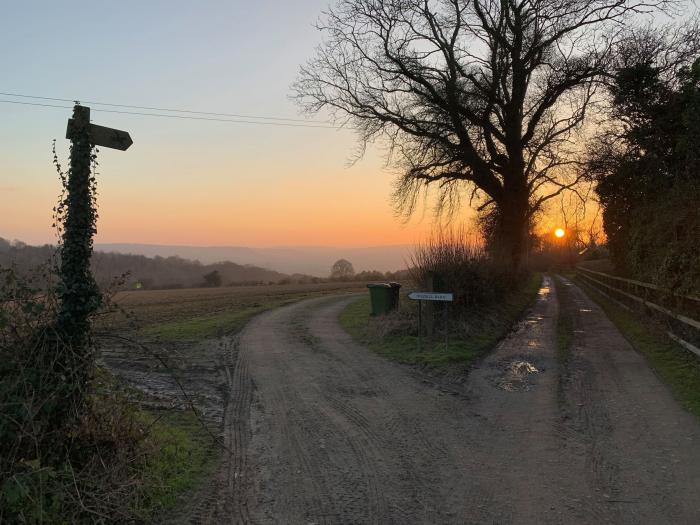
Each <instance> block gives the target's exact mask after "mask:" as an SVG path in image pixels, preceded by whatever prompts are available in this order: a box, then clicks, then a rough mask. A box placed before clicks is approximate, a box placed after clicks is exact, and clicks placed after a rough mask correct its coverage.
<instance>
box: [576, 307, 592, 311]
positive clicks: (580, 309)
mask: <svg viewBox="0 0 700 525" xmlns="http://www.w3.org/2000/svg"><path fill="white" fill-rule="evenodd" d="M578 311H579V312H592V311H593V310H591V309H590V308H579V309H578Z"/></svg>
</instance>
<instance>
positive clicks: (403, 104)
mask: <svg viewBox="0 0 700 525" xmlns="http://www.w3.org/2000/svg"><path fill="white" fill-rule="evenodd" d="M670 5H672V2H669V1H666V0H636V1H635V0H632V1H625V0H565V1H562V0H470V1H465V0H435V1H428V0H420V1H419V0H341V1H339V2H338V4H337V5H336V7H335V8H333V9H330V10H329V11H328V12H326V13H325V14H324V16H323V18H322V20H321V22H320V23H319V29H320V30H321V31H323V33H324V35H325V40H324V42H323V44H322V45H321V46H320V47H319V48H318V50H317V53H316V56H315V58H313V59H312V60H311V61H310V62H309V63H308V64H307V65H306V66H304V67H302V68H301V73H300V77H299V79H298V81H297V82H296V84H295V90H296V94H297V97H298V100H299V102H300V103H301V104H302V106H303V107H305V108H306V109H307V110H309V111H311V112H316V111H320V110H328V111H329V112H330V113H331V114H332V115H333V116H334V117H335V118H336V119H337V120H338V121H340V122H344V123H348V124H350V125H352V126H354V127H356V128H357V130H358V133H359V135H360V140H361V146H362V147H363V148H364V146H366V144H367V143H369V142H372V141H374V140H377V139H379V140H381V141H384V142H385V143H386V144H387V145H388V147H389V157H390V161H392V162H393V163H394V164H395V165H396V166H397V167H398V168H400V170H401V171H402V175H401V177H400V178H399V180H398V182H397V186H396V192H395V199H396V203H397V206H398V208H399V209H400V210H401V211H403V212H404V213H406V214H410V213H412V211H413V210H414V208H415V206H416V204H417V202H418V201H419V199H420V197H421V195H425V194H426V193H427V189H428V188H429V187H436V188H437V189H438V206H437V211H438V212H441V211H449V210H454V209H455V208H456V207H457V206H458V205H459V204H460V200H461V199H462V198H463V197H464V196H467V197H468V199H469V203H470V204H471V203H472V202H473V201H474V202H476V203H478V204H479V209H480V210H484V211H488V210H491V212H492V213H494V214H495V217H496V219H495V224H496V227H495V228H494V230H493V234H494V237H495V238H496V239H498V241H499V242H498V244H497V245H498V246H499V247H500V249H502V250H503V252H502V253H501V255H502V256H505V257H506V259H508V260H510V261H511V264H512V266H513V267H515V268H517V267H518V265H519V263H520V260H521V255H522V253H523V251H524V249H525V246H526V239H527V232H528V225H529V223H530V221H531V220H532V217H533V214H535V212H536V211H537V210H539V209H540V208H541V206H542V205H543V203H545V202H546V201H547V200H549V199H551V198H553V197H555V196H556V195H558V194H560V193H561V192H563V191H565V190H567V189H569V188H572V187H574V185H575V184H576V183H577V181H578V180H579V177H580V176H581V175H580V172H579V171H578V170H577V168H578V167H579V166H580V161H581V159H580V151H579V149H578V148H577V147H576V146H575V145H574V144H573V143H572V139H573V135H574V134H575V133H576V132H577V131H579V130H580V128H581V125H582V124H583V122H584V120H585V118H586V116H587V110H588V109H589V105H590V104H591V102H592V101H593V100H594V96H595V94H596V90H597V88H598V87H599V86H600V81H601V79H602V78H603V76H604V75H605V74H606V72H608V71H609V69H610V64H611V59H612V56H613V54H614V52H615V49H616V46H617V44H618V42H619V40H620V38H621V33H620V27H623V26H624V25H625V24H627V23H628V21H629V20H630V17H632V16H634V15H637V14H639V13H644V12H651V11H654V10H657V9H663V8H666V7H668V6H670ZM475 199H476V200H475Z"/></svg>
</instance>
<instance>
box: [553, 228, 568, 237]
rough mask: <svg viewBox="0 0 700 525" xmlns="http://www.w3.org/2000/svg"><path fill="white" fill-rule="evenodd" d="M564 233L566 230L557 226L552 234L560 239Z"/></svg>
mask: <svg viewBox="0 0 700 525" xmlns="http://www.w3.org/2000/svg"><path fill="white" fill-rule="evenodd" d="M565 233H566V232H565V231H564V230H563V229H562V228H557V229H556V230H554V236H555V237H558V238H559V239H561V238H562V237H564V234H565Z"/></svg>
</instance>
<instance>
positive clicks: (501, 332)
mask: <svg viewBox="0 0 700 525" xmlns="http://www.w3.org/2000/svg"><path fill="white" fill-rule="evenodd" d="M541 280H542V276H541V275H540V274H533V275H532V276H531V277H530V278H529V279H528V281H527V282H526V283H525V284H524V285H523V286H522V287H521V288H520V289H519V290H517V291H516V292H514V293H511V294H510V295H509V296H508V297H507V298H506V299H505V300H504V301H503V302H502V303H501V304H498V305H494V306H493V307H491V308H487V309H483V310H481V311H479V312H473V313H472V314H470V316H469V318H468V319H464V320H462V321H461V322H459V323H458V324H457V325H454V326H452V327H451V330H450V334H449V339H448V344H447V347H446V345H445V339H444V336H442V337H439V336H435V337H434V338H433V339H429V338H427V337H423V340H422V344H421V349H420V350H418V336H417V324H418V322H417V314H416V312H415V309H416V306H415V302H414V301H409V300H408V299H407V298H405V297H403V298H402V305H404V306H402V310H401V311H399V312H397V313H395V314H390V315H388V316H385V317H383V318H370V317H369V315H368V313H369V311H370V304H369V297H363V298H361V299H359V300H357V301H354V302H352V303H350V304H349V305H348V306H347V307H346V308H345V309H344V310H343V311H342V312H341V313H340V324H341V326H342V327H343V328H344V329H345V331H347V332H348V333H349V334H350V335H351V336H352V337H353V338H354V339H355V340H356V341H358V342H360V343H362V344H364V345H366V346H367V347H369V349H370V350H372V351H374V352H376V353H378V354H380V355H382V356H384V357H386V358H388V359H391V360H393V361H397V362H399V363H405V364H411V365H426V366H430V367H444V366H447V365H451V364H455V363H458V364H463V365H469V364H471V363H473V362H474V361H476V360H477V359H479V358H480V357H481V356H483V355H484V354H485V353H486V352H488V351H489V350H491V349H492V348H493V347H494V346H496V344H497V343H498V342H499V341H500V340H501V339H503V338H504V337H505V336H506V335H507V334H508V332H509V331H510V330H511V329H512V327H513V324H515V323H516V322H517V321H518V320H519V319H520V318H521V317H522V315H523V313H524V312H525V310H526V309H527V307H528V306H529V305H530V304H531V303H532V301H533V300H534V298H535V296H536V295H537V291H538V290H539V287H540V283H541ZM392 323H395V324H396V325H397V326H400V327H401V329H400V330H396V331H395V332H388V333H382V332H383V330H382V329H383V328H384V327H386V326H387V325H391V324H392Z"/></svg>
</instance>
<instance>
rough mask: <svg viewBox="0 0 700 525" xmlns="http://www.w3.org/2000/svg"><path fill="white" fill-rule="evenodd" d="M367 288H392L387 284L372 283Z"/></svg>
mask: <svg viewBox="0 0 700 525" xmlns="http://www.w3.org/2000/svg"><path fill="white" fill-rule="evenodd" d="M367 288H391V286H390V285H388V284H386V283H370V284H368V285H367Z"/></svg>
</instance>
